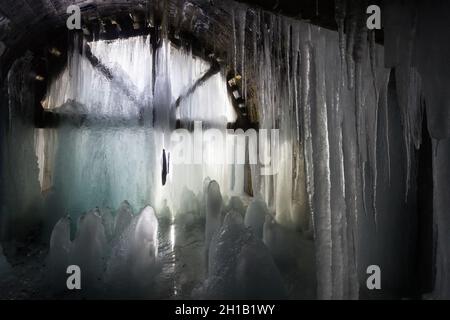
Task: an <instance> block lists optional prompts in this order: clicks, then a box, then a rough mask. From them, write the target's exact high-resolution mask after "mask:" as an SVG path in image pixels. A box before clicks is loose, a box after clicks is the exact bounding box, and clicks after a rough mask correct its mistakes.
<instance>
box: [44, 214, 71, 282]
mask: <svg viewBox="0 0 450 320" xmlns="http://www.w3.org/2000/svg"><path fill="white" fill-rule="evenodd" d="M70 223H71V220H70V217H64V218H61V219H60V220H59V221H58V222H57V223H56V225H55V226H54V228H53V231H52V234H51V237H50V250H49V257H48V266H49V271H50V276H51V277H52V280H53V282H54V283H55V284H59V285H60V287H63V285H64V284H65V281H64V279H65V278H66V269H67V267H68V266H69V261H70V254H71V249H72V242H71V241H70Z"/></svg>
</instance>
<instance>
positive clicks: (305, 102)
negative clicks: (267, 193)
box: [301, 43, 315, 234]
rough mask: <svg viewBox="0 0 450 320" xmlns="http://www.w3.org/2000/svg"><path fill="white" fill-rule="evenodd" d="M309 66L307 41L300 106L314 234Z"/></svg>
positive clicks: (304, 45) (310, 62) (309, 52)
mask: <svg viewBox="0 0 450 320" xmlns="http://www.w3.org/2000/svg"><path fill="white" fill-rule="evenodd" d="M311 66H312V48H311V45H310V44H309V43H305V44H303V45H302V69H301V76H302V89H301V90H302V93H301V96H302V101H301V106H302V109H303V112H304V119H303V121H304V123H303V131H304V132H303V138H304V153H305V156H304V157H305V162H306V189H307V192H308V202H309V207H310V210H311V220H310V221H311V224H312V225H311V227H312V230H313V231H314V234H315V226H314V210H315V209H314V205H313V197H314V175H313V173H314V162H313V159H312V156H313V155H312V153H313V151H312V136H311V134H312V133H311V103H312V101H311V94H312V92H311V91H312V88H311V72H312V70H311Z"/></svg>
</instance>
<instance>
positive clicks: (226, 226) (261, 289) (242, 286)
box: [201, 211, 287, 299]
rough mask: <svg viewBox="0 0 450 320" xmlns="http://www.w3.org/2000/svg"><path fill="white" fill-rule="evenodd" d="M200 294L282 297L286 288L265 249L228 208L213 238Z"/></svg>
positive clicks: (214, 297)
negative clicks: (207, 270)
mask: <svg viewBox="0 0 450 320" xmlns="http://www.w3.org/2000/svg"><path fill="white" fill-rule="evenodd" d="M201 295H202V296H203V297H204V298H207V299H283V298H286V295H287V292H286V290H285V288H284V284H283V280H282V278H281V275H280V273H279V271H278V269H277V267H276V266H275V264H274V262H273V260H272V257H271V255H270V253H269V251H268V249H267V248H266V247H265V246H264V244H263V243H262V242H261V240H259V239H258V238H257V237H256V236H254V235H253V234H252V233H251V232H250V231H249V230H248V229H246V228H245V226H244V224H243V219H242V216H241V214H239V213H237V212H234V211H230V212H229V213H228V214H227V215H226V217H225V218H224V222H223V225H222V227H221V228H220V230H219V232H217V233H216V234H215V236H214V238H213V241H212V243H211V247H210V253H209V275H208V278H207V280H206V281H205V283H204V284H203V287H202V290H201Z"/></svg>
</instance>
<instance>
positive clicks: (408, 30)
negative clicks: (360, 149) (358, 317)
mask: <svg viewBox="0 0 450 320" xmlns="http://www.w3.org/2000/svg"><path fill="white" fill-rule="evenodd" d="M449 11H450V3H448V2H447V1H433V2H432V3H430V2H429V1H423V0H418V1H407V2H405V1H385V2H384V7H383V12H384V13H385V16H384V27H385V56H386V59H385V64H386V66H388V67H395V76H396V82H397V93H398V95H399V103H400V108H401V110H402V123H403V128H404V130H403V135H404V140H405V145H406V147H407V165H408V166H410V163H411V162H410V161H411V158H412V157H413V155H412V154H413V151H414V148H416V149H418V148H419V147H420V145H421V132H422V123H423V118H424V115H425V113H426V119H427V131H428V132H429V134H430V136H431V138H432V139H433V155H432V157H433V181H434V183H433V187H434V188H433V208H434V209H433V210H434V215H433V220H434V225H435V235H434V237H435V239H436V243H437V248H435V249H436V250H437V256H436V261H435V263H436V278H435V292H434V296H435V297H436V298H448V297H449V296H450V282H449V280H448V270H449V268H450V267H449V262H448V261H449V258H450V251H449V250H448V248H447V247H446V242H448V237H449V231H448V230H449V229H448V217H449V213H448V212H449V210H448V204H447V203H446V197H445V196H444V194H445V192H446V191H448V188H449V187H448V183H447V184H446V183H445V182H444V180H445V177H446V171H445V167H448V156H447V157H446V156H445V155H446V154H447V153H446V148H447V145H448V143H447V139H448V138H449V136H450V114H449V110H450V108H449V106H450V95H449V90H448V83H449V81H450V65H449V64H448V57H449V55H450V45H449V42H448V30H449V29H450V20H449V19H448V12H449ZM445 159H447V160H445ZM414 175H415V172H414V171H412V172H411V173H410V175H409V176H408V180H409V177H410V176H413V177H414ZM447 180H448V179H447ZM444 208H446V209H444Z"/></svg>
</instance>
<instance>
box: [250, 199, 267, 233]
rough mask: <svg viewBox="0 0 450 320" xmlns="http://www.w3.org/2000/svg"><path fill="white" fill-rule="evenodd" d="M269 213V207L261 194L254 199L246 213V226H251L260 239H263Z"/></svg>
mask: <svg viewBox="0 0 450 320" xmlns="http://www.w3.org/2000/svg"><path fill="white" fill-rule="evenodd" d="M268 214H269V209H268V208H267V205H266V203H265V202H264V200H263V199H262V197H261V196H258V197H256V198H255V199H253V201H252V202H251V203H250V205H249V206H248V208H247V212H246V213H245V226H246V227H250V229H251V230H252V231H253V233H254V234H255V236H256V237H258V238H259V239H262V236H263V226H264V222H265V220H266V216H267V215H268Z"/></svg>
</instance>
